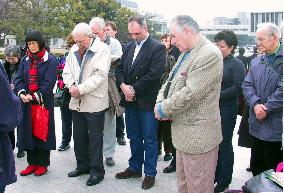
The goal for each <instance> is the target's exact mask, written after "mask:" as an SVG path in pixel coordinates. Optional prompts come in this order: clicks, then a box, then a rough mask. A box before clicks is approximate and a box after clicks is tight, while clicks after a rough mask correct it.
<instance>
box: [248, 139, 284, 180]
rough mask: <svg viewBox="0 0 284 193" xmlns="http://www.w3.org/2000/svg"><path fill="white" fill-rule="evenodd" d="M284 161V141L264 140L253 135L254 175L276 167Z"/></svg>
mask: <svg viewBox="0 0 284 193" xmlns="http://www.w3.org/2000/svg"><path fill="white" fill-rule="evenodd" d="M282 161H283V150H282V142H281V141H276V142H271V141H262V140H260V139H258V138H255V137H253V136H252V147H251V169H252V174H253V176H256V175H258V174H260V173H261V172H263V171H266V170H269V169H275V168H276V166H277V164H278V163H279V162H282Z"/></svg>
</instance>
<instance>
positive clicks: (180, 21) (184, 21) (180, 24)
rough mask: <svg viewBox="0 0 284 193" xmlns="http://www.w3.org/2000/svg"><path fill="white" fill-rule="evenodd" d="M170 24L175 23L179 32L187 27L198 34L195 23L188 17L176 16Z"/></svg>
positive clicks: (197, 27) (198, 30)
mask: <svg viewBox="0 0 284 193" xmlns="http://www.w3.org/2000/svg"><path fill="white" fill-rule="evenodd" d="M171 23H175V24H176V26H177V28H178V30H179V31H182V30H183V28H184V27H185V26H187V27H189V28H190V29H191V30H192V31H193V32H195V33H199V32H200V29H199V26H198V24H197V22H196V21H195V20H194V19H193V18H192V17H190V16H188V15H178V16H176V17H175V18H174V19H173V20H172V22H171Z"/></svg>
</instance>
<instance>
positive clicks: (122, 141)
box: [117, 136, 126, 145]
mask: <svg viewBox="0 0 284 193" xmlns="http://www.w3.org/2000/svg"><path fill="white" fill-rule="evenodd" d="M117 143H118V145H126V141H125V139H124V136H122V137H118V138H117Z"/></svg>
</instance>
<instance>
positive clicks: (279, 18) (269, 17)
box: [249, 11, 283, 35]
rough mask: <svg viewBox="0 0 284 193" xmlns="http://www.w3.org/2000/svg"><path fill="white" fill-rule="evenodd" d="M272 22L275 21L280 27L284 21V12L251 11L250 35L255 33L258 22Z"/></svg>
mask: <svg viewBox="0 0 284 193" xmlns="http://www.w3.org/2000/svg"><path fill="white" fill-rule="evenodd" d="M264 22H270V23H275V24H276V25H277V26H278V27H280V25H281V23H282V22H283V12H282V11H279V12H273V11H271V12H269V11H266V12H251V13H250V14H249V32H250V35H255V31H256V27H257V24H259V23H264Z"/></svg>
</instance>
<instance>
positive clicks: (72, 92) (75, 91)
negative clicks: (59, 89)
mask: <svg viewBox="0 0 284 193" xmlns="http://www.w3.org/2000/svg"><path fill="white" fill-rule="evenodd" d="M69 93H70V95H71V96H72V97H74V98H76V99H78V98H80V96H81V94H80V91H79V89H78V87H77V86H75V85H72V86H71V87H70V88H69Z"/></svg>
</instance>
